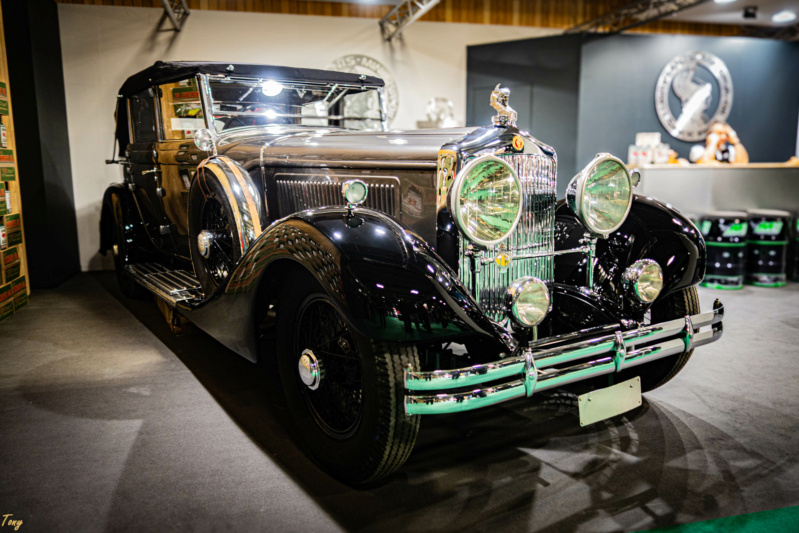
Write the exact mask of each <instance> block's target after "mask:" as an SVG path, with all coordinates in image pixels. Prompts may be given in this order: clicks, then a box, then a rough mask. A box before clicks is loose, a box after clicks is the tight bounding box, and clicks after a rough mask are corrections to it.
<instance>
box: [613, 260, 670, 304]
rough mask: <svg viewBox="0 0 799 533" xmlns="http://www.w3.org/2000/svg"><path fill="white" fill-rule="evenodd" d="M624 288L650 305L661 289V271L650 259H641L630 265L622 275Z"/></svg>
mask: <svg viewBox="0 0 799 533" xmlns="http://www.w3.org/2000/svg"><path fill="white" fill-rule="evenodd" d="M622 279H623V280H624V284H625V287H626V288H627V290H628V291H632V293H633V294H634V295H635V297H636V298H637V299H638V300H639V301H641V302H644V303H651V302H653V301H655V298H657V297H658V295H659V294H660V290H661V289H662V288H663V270H661V268H660V265H658V264H657V263H656V262H655V261H652V260H651V259H641V260H640V261H636V262H635V263H633V264H632V266H630V267H629V268H628V269H627V270H625V271H624V274H623V275H622Z"/></svg>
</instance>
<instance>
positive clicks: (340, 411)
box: [278, 279, 419, 484]
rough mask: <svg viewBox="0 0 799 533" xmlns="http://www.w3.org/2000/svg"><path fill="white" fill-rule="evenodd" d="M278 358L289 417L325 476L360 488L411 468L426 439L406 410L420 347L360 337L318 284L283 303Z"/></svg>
mask: <svg viewBox="0 0 799 533" xmlns="http://www.w3.org/2000/svg"><path fill="white" fill-rule="evenodd" d="M278 356H279V359H278V366H279V369H280V377H281V381H282V383H283V388H284V391H285V394H286V404H287V407H288V409H289V412H290V413H291V415H292V419H293V420H294V423H295V425H296V427H297V431H298V433H299V436H300V437H301V439H302V440H303V442H304V444H305V445H306V447H307V448H308V449H309V451H310V452H311V455H312V456H313V458H314V459H316V461H317V462H318V463H320V464H321V466H322V467H323V468H325V469H326V470H328V471H329V472H331V473H332V474H333V475H334V476H335V477H337V478H339V479H341V480H343V481H345V482H348V483H354V484H355V483H365V482H369V481H374V480H377V479H379V478H381V477H384V476H386V475H388V474H390V473H392V472H394V471H395V470H396V469H398V468H400V467H401V466H402V465H403V463H405V461H406V460H407V458H408V456H409V455H410V453H411V450H412V449H413V445H414V444H415V442H416V435H417V433H418V431H419V417H418V416H407V415H405V411H404V403H403V395H404V386H403V372H404V370H405V368H407V367H409V366H410V367H412V368H417V369H418V367H419V359H418V356H417V354H416V349H415V347H407V346H400V345H396V344H380V343H374V342H373V341H371V340H370V339H367V338H366V337H363V336H362V335H360V334H358V332H357V331H355V330H354V329H353V328H352V326H351V325H350V324H348V323H347V321H346V319H345V317H344V315H343V314H342V313H341V311H340V310H339V309H338V307H337V306H336V304H335V303H334V302H333V301H332V300H331V299H330V297H329V296H328V295H327V294H326V293H325V292H323V291H322V288H321V287H320V286H319V285H318V283H316V282H315V281H312V280H310V279H309V280H305V279H304V280H303V282H302V283H293V284H292V285H290V286H289V287H288V288H287V289H285V290H284V291H283V294H282V295H281V299H280V302H279V306H278Z"/></svg>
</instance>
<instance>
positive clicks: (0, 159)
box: [0, 150, 17, 181]
mask: <svg viewBox="0 0 799 533" xmlns="http://www.w3.org/2000/svg"><path fill="white" fill-rule="evenodd" d="M16 179H17V174H16V171H15V170H14V150H0V181H15V180H16Z"/></svg>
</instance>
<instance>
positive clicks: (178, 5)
mask: <svg viewBox="0 0 799 533" xmlns="http://www.w3.org/2000/svg"><path fill="white" fill-rule="evenodd" d="M161 5H162V6H164V14H166V16H167V17H169V20H171V21H172V26H174V27H175V31H180V30H182V29H183V24H184V23H185V22H186V19H187V18H189V15H191V10H190V9H189V6H187V5H186V0H161ZM162 20H163V19H162Z"/></svg>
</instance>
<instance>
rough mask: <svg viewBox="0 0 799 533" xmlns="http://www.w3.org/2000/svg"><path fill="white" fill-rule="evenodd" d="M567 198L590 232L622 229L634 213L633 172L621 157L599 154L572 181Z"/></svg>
mask: <svg viewBox="0 0 799 533" xmlns="http://www.w3.org/2000/svg"><path fill="white" fill-rule="evenodd" d="M566 200H567V201H568V202H569V206H570V207H571V208H572V211H574V212H575V213H576V214H577V216H578V217H580V220H581V221H582V222H583V224H585V226H586V227H587V228H588V229H589V230H590V231H592V232H593V233H596V234H598V235H601V236H603V237H607V236H608V235H610V234H611V233H613V232H614V231H616V230H617V229H619V227H620V226H621V225H622V224H623V223H624V220H625V219H626V218H627V214H628V213H629V212H630V206H631V205H632V202H633V182H632V179H631V178H630V172H629V171H628V170H627V167H625V166H624V163H622V162H621V161H620V160H619V159H618V158H616V157H613V156H612V155H610V154H598V155H597V156H596V157H595V158H594V160H593V161H591V162H590V163H588V166H586V167H585V168H584V169H583V170H581V171H580V173H579V174H577V175H576V176H575V177H574V178H573V179H572V180H571V182H570V183H569V187H568V188H567V189H566Z"/></svg>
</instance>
